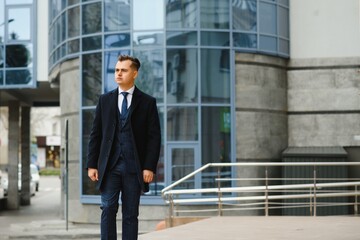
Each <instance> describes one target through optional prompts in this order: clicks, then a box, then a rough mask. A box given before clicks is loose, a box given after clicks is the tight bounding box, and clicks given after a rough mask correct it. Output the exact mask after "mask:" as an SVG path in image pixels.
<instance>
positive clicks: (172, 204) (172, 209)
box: [169, 194, 174, 227]
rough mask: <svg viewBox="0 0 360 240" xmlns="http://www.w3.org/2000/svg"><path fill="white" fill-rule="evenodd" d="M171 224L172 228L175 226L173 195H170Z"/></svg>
mask: <svg viewBox="0 0 360 240" xmlns="http://www.w3.org/2000/svg"><path fill="white" fill-rule="evenodd" d="M169 203H170V204H169V224H170V227H173V226H174V223H173V218H174V201H173V196H172V194H170V195H169Z"/></svg>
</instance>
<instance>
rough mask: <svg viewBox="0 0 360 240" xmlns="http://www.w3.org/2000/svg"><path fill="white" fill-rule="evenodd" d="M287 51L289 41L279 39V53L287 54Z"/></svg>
mask: <svg viewBox="0 0 360 240" xmlns="http://www.w3.org/2000/svg"><path fill="white" fill-rule="evenodd" d="M289 51H290V49H289V41H288V40H283V39H281V38H279V52H281V53H283V54H287V53H289Z"/></svg>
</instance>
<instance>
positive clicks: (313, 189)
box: [162, 162, 360, 218]
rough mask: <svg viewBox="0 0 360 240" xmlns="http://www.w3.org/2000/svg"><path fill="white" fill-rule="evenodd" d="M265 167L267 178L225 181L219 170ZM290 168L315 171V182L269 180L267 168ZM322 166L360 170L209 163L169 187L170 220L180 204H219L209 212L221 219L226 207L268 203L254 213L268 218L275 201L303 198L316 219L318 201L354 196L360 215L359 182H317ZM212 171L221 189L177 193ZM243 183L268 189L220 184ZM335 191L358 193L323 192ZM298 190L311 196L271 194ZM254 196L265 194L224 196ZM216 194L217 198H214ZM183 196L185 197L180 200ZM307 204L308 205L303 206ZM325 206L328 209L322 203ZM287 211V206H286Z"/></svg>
mask: <svg viewBox="0 0 360 240" xmlns="http://www.w3.org/2000/svg"><path fill="white" fill-rule="evenodd" d="M249 166H254V167H265V178H253V179H252V178H229V177H226V178H221V177H220V172H219V169H220V167H249ZM274 166H279V167H284V166H285V167H286V166H306V167H313V177H312V178H294V179H291V178H289V177H287V178H269V177H268V174H267V167H274ZM320 166H360V162H281V163H279V162H277V163H273V162H270V163H266V162H261V163H208V164H206V165H204V166H202V167H200V168H199V169H197V170H195V171H194V172H192V173H190V174H188V175H186V176H185V177H183V178H181V179H179V180H178V181H176V182H174V183H172V184H171V185H169V186H167V187H165V188H164V189H163V190H162V197H163V199H164V200H165V202H166V203H168V204H169V206H170V209H169V215H170V218H171V217H172V216H173V215H174V207H175V205H178V204H186V205H188V204H199V203H204V204H206V203H207V204H208V203H217V205H218V209H217V210H213V209H211V210H209V211H211V212H215V211H217V212H218V215H219V216H221V215H222V211H223V209H222V207H223V204H226V203H229V204H232V202H235V201H238V202H239V201H240V202H242V201H264V202H261V203H253V204H255V205H261V204H262V205H264V206H265V207H263V208H260V207H253V208H251V209H264V210H265V215H266V216H268V214H269V213H268V211H269V208H270V207H269V204H270V203H271V202H270V201H272V200H285V199H301V198H309V199H310V212H311V215H314V216H316V214H317V213H316V208H317V205H320V204H319V203H317V198H328V197H342V196H352V197H354V203H351V204H350V205H354V212H355V214H357V211H358V199H357V198H358V196H359V195H360V191H358V188H359V187H358V186H359V185H360V181H359V178H352V179H350V178H339V179H336V178H317V170H316V167H320ZM211 167H217V168H218V174H217V176H216V177H213V179H214V182H218V185H217V187H213V188H197V189H196V188H194V189H174V188H175V187H176V186H179V185H180V184H182V183H184V182H185V181H186V180H188V179H189V178H191V177H194V176H195V175H196V174H198V173H200V172H202V171H204V170H206V169H208V168H211ZM284 179H287V180H296V179H297V180H299V179H301V180H309V181H311V182H312V183H306V184H287V185H269V181H271V180H284ZM225 180H226V181H242V180H264V182H265V185H264V186H247V187H220V184H219V183H220V181H225ZM319 180H328V181H330V180H332V181H336V180H337V181H340V182H331V183H318V182H317V181H319ZM331 187H354V190H352V191H350V190H349V191H346V192H336V191H333V192H323V191H322V190H321V189H322V188H331ZM294 189H308V191H310V192H306V193H300V194H299V193H298V194H287V195H286V194H277V195H275V194H270V193H274V192H275V191H278V192H279V191H281V190H284V191H286V190H290V191H291V190H294ZM250 192H256V193H261V194H262V195H260V196H229V194H228V195H227V196H223V193H250ZM211 193H213V195H211ZM187 194H191V196H190V197H189V198H184V196H186V195H187ZM201 194H208V195H210V196H202V195H201ZM179 196H181V197H179ZM302 204H304V203H302ZM334 204H336V205H339V204H338V203H334ZM321 205H324V204H323V203H321ZM344 205H349V204H348V203H344ZM285 207H287V206H285ZM198 211H200V212H204V211H206V210H198Z"/></svg>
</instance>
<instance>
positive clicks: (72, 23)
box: [67, 7, 80, 38]
mask: <svg viewBox="0 0 360 240" xmlns="http://www.w3.org/2000/svg"><path fill="white" fill-rule="evenodd" d="M67 14H68V37H69V38H72V37H77V36H79V34H80V8H79V7H74V8H70V9H69V10H68V11H67Z"/></svg>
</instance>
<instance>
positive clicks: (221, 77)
mask: <svg viewBox="0 0 360 240" xmlns="http://www.w3.org/2000/svg"><path fill="white" fill-rule="evenodd" d="M201 101H202V102H203V103H230V52H229V50H228V49H223V50H219V49H202V50H201Z"/></svg>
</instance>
